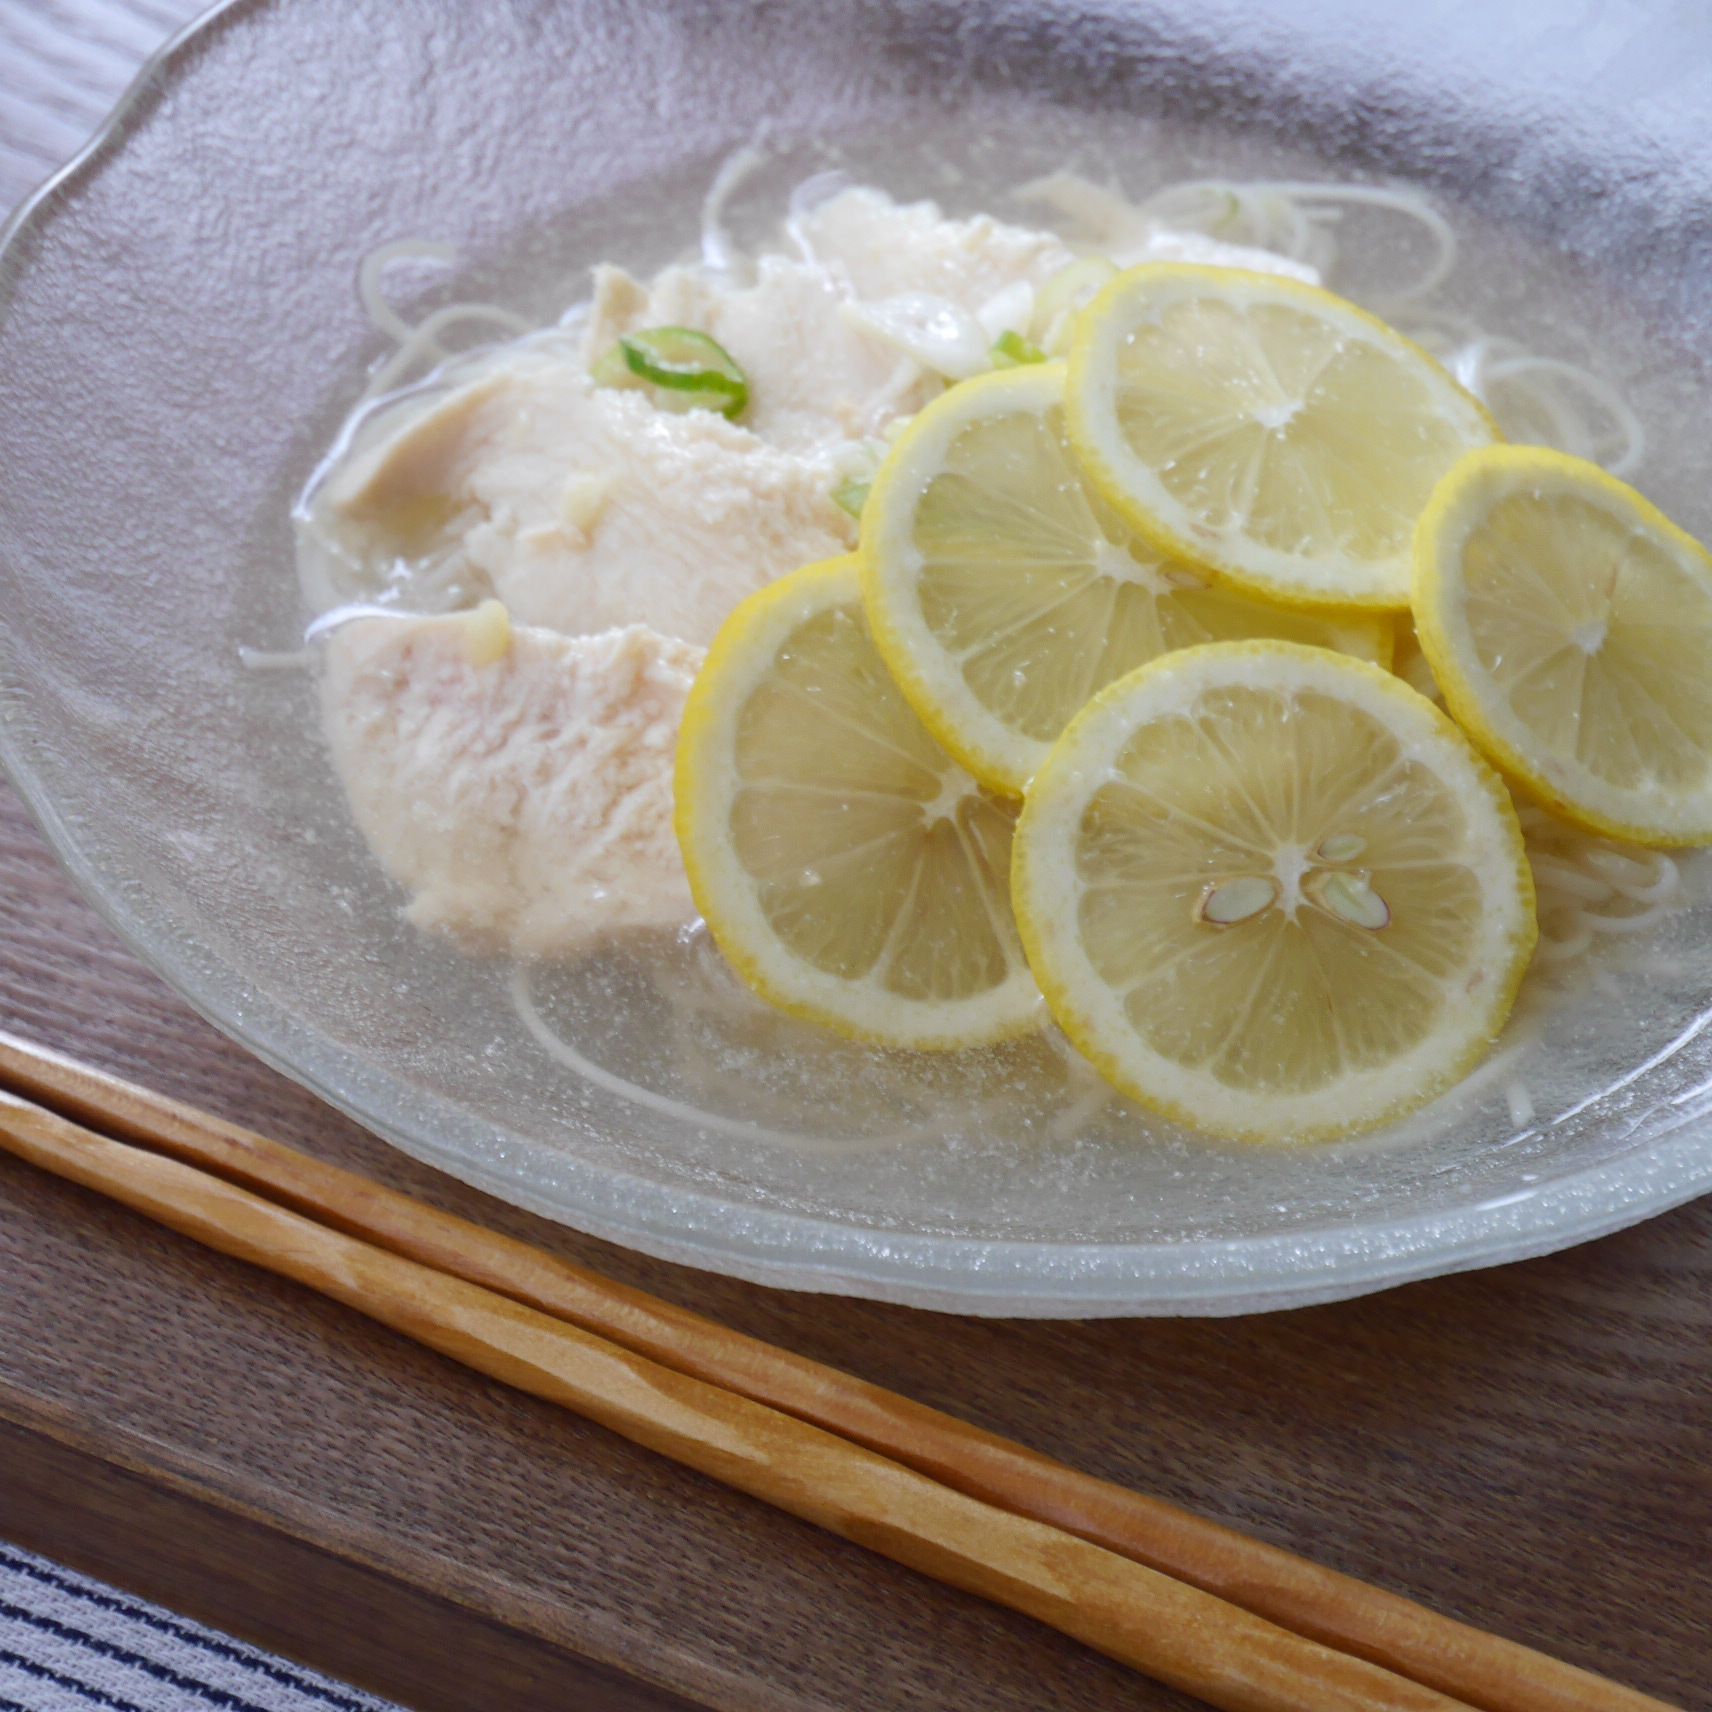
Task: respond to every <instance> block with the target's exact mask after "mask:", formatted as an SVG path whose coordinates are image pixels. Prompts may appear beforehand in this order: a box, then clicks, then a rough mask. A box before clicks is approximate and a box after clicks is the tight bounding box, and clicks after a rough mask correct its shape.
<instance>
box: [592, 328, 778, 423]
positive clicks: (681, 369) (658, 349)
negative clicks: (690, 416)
mask: <svg viewBox="0 0 1712 1712" xmlns="http://www.w3.org/2000/svg"><path fill="white" fill-rule="evenodd" d="M615 351H616V353H617V355H618V357H619V358H620V360H621V361H622V362H623V365H624V369H625V371H626V372H627V373H628V374H630V375H633V376H634V377H635V378H636V379H638V380H642V381H646V382H647V383H648V384H649V385H650V386H653V387H658V388H659V389H660V392H661V393H662V394H663V395H664V396H662V397H661V398H660V400H659V402H660V403H661V404H663V405H665V406H666V407H667V408H668V409H673V410H717V411H718V412H719V413H720V415H721V416H725V417H729V418H731V419H733V420H735V419H736V418H737V417H739V416H741V415H742V414H743V410H744V407H745V406H746V405H747V404H748V403H749V382H748V380H747V378H746V377H745V376H744V373H743V371H742V369H740V368H739V367H738V366H737V363H736V360H735V359H734V358H733V357H732V355H731V353H730V352H729V351H728V350H726V348H725V347H724V346H723V345H722V344H720V343H719V341H718V340H717V339H710V338H709V337H708V335H707V334H706V333H698V332H696V331H695V329H694V328H692V327H647V328H644V329H643V330H642V331H641V332H638V333H626V334H624V335H622V336H621V337H620V339H619V341H618V344H617V346H616V347H615ZM612 355H613V353H612V352H609V353H608V354H607V356H605V357H602V358H601V359H600V361H599V362H598V363H596V364H595V366H594V371H593V372H594V378H595V380H596V381H597V382H600V383H601V384H610V383H609V382H605V381H604V380H603V377H602V372H601V371H602V370H603V368H606V367H607V365H608V359H609V358H610V357H611V356H612Z"/></svg>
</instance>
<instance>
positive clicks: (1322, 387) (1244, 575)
mask: <svg viewBox="0 0 1712 1712" xmlns="http://www.w3.org/2000/svg"><path fill="white" fill-rule="evenodd" d="M1066 410H1067V415H1068V418H1069V423H1070V434H1071V438H1072V439H1073V440H1074V442H1075V445H1076V450H1077V452H1078V454H1079V455H1080V456H1081V458H1082V461H1083V464H1084V465H1085V467H1086V468H1087V470H1088V472H1089V475H1090V476H1091V478H1092V479H1093V481H1094V482H1095V483H1096V484H1097V485H1098V486H1099V487H1100V489H1101V491H1102V492H1104V493H1105V495H1106V496H1107V498H1108V499H1109V500H1110V501H1111V503H1112V504H1113V505H1114V506H1115V507H1116V508H1117V509H1118V510H1119V511H1120V512H1122V513H1123V514H1124V516H1125V517H1127V518H1128V519H1129V521H1130V523H1131V524H1133V525H1134V527H1135V528H1136V529H1138V530H1139V531H1140V532H1141V533H1142V534H1143V535H1145V536H1147V537H1148V538H1149V539H1151V540H1152V541H1153V543H1154V544H1155V545H1156V546H1157V547H1158V548H1159V549H1160V551H1162V552H1165V553H1171V554H1175V555H1177V556H1178V557H1181V558H1186V559H1188V560H1190V561H1192V562H1196V563H1200V564H1204V565H1207V566H1208V567H1210V568H1211V569H1212V570H1214V571H1217V572H1219V573H1220V574H1222V575H1224V576H1226V577H1228V578H1229V579H1230V580H1231V581H1233V582H1236V583H1239V584H1242V585H1243V586H1245V587H1247V588H1249V589H1251V590H1252V591H1253V592H1255V593H1257V594H1260V595H1264V596H1269V597H1271V598H1272V599H1276V600H1285V601H1293V602H1300V603H1303V604H1308V605H1347V606H1357V607H1369V608H1401V607H1404V606H1407V605H1408V602H1409V577H1410V539H1411V535H1412V533H1413V530H1414V526H1415V522H1416V519H1417V518H1418V517H1419V516H1420V514H1421V511H1422V509H1423V508H1424V507H1425V505H1426V503H1427V499H1428V496H1429V495H1430V494H1431V493H1432V490H1433V486H1434V484H1435V483H1436V482H1437V481H1438V479H1439V478H1440V477H1441V476H1442V475H1443V474H1444V473H1445V471H1446V470H1448V469H1449V468H1450V466H1451V465H1452V464H1453V463H1455V462H1456V460H1457V459H1458V458H1459V457H1460V456H1461V455H1462V454H1463V453H1464V452H1466V451H1468V450H1469V449H1470V448H1472V447H1476V446H1484V445H1487V444H1489V443H1491V442H1492V441H1494V440H1496V439H1497V438H1498V431H1497V428H1496V426H1495V425H1494V424H1493V422H1492V419H1491V417H1490V416H1488V415H1487V413H1486V411H1485V409H1484V408H1483V407H1482V406H1481V404H1480V403H1479V402H1478V401H1477V400H1476V399H1475V398H1474V397H1473V396H1472V395H1471V394H1469V393H1467V392H1465V391H1463V389H1462V388H1461V387H1460V386H1458V385H1457V384H1456V382H1455V381H1454V380H1452V379H1451V377H1450V376H1449V375H1448V374H1446V373H1445V371H1444V370H1443V369H1442V368H1440V367H1439V365H1438V364H1437V363H1435V362H1434V361H1433V359H1432V358H1431V357H1429V356H1428V355H1427V353H1426V352H1425V351H1423V350H1421V349H1420V348H1419V347H1418V346H1416V345H1413V344H1411V343H1410V342H1409V341H1408V340H1407V339H1405V338H1404V337H1403V336H1402V335H1401V334H1400V333H1395V332H1393V331H1392V330H1391V328H1389V327H1387V326H1386V325H1385V324H1384V323H1383V322H1381V321H1377V320H1375V319H1374V318H1373V317H1372V316H1371V315H1369V314H1367V313H1366V312H1365V311H1364V310H1361V309H1357V308H1356V306H1355V305H1354V304H1353V303H1347V302H1345V301H1344V300H1343V299H1342V298H1341V297H1334V296H1333V295H1332V294H1331V293H1330V292H1327V291H1321V290H1319V289H1318V288H1317V287H1315V286H1311V285H1303V284H1301V283H1300V282H1299V281H1296V280H1289V279H1280V278H1279V277H1277V276H1276V275H1273V274H1260V273H1249V272H1247V271H1245V270H1243V269H1239V268H1215V267H1200V266H1195V265H1191V264H1187V263H1164V262H1160V263H1153V264H1151V265H1149V266H1146V267H1139V268H1133V269H1131V271H1130V272H1128V273H1125V274H1121V275H1120V276H1119V277H1118V278H1117V279H1116V280H1114V281H1113V282H1112V284H1111V285H1109V286H1108V287H1107V288H1106V289H1105V290H1104V291H1103V292H1102V293H1101V294H1100V296H1099V297H1097V298H1096V299H1095V300H1094V302H1093V303H1092V304H1091V305H1090V306H1089V308H1088V309H1087V311H1086V312H1085V313H1084V314H1083V316H1082V318H1081V321H1080V323H1079V324H1078V327H1077V331H1076V336H1075V341H1074V344H1073V346H1072V350H1071V357H1070V383H1069V387H1068V390H1067V394H1066Z"/></svg>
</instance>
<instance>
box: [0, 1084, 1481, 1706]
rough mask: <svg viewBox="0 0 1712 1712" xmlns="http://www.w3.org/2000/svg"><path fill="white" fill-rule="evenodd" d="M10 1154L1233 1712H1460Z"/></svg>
mask: <svg viewBox="0 0 1712 1712" xmlns="http://www.w3.org/2000/svg"><path fill="white" fill-rule="evenodd" d="M0 1145H4V1146H5V1147H6V1148H7V1149H8V1150H9V1151H11V1152H13V1153H15V1154H17V1155H18V1156H19V1157H21V1158H23V1159H27V1160H29V1161H31V1162H32V1163H33V1164H36V1165H39V1166H42V1167H44V1168H45V1169H47V1170H49V1171H53V1172H55V1173H57V1174H58V1175H60V1176H62V1177H66V1178H69V1179H71V1180H72V1181H74V1182H77V1183H81V1184H84V1185H86V1186H87V1187H89V1188H92V1189H97V1190H99V1191H101V1192H102V1193H103V1194H105V1195H108V1196H111V1197H112V1198H113V1199H115V1200H118V1201H121V1202H123V1203H124V1204H125V1205H126V1206H129V1207H133V1208H135V1209H136V1210H137V1211H138V1212H141V1213H146V1214H147V1215H148V1216H149V1217H150V1218H153V1219H157V1220H158V1221H160V1222H161V1223H162V1224H165V1225H169V1226H171V1227H172V1228H173V1229H174V1230H177V1231H181V1232H183V1233H184V1234H185V1235H186V1236H191V1237H194V1238H195V1239H196V1240H197V1241H199V1242H203V1243H206V1244H207V1245H208V1246H209V1247H211V1248H215V1249H218V1250H220V1251H221V1252H222V1253H224V1254H230V1255H235V1256H236V1257H238V1258H239V1259H242V1260H247V1261H250V1262H252V1263H253V1264H255V1265H257V1266H262V1267H265V1268H266V1269H267V1270H269V1271H271V1272H277V1273H280V1274H281V1275H283V1276H284V1277H287V1278H293V1279H296V1280H297V1281H298V1282H299V1283H302V1284H307V1285H308V1286H309V1287H310V1288H311V1289H314V1290H318V1291H320V1292H321V1293H322V1294H324V1295H327V1296H331V1297H332V1298H333V1299H334V1300H336V1301H339V1302H343V1303H345V1304H346V1305H347V1306H349V1307H352V1308H355V1309H356V1310H357V1311H358V1312H359V1313H363V1314H366V1315H368V1316H369V1317H370V1318H371V1319H375V1320H378V1321H380V1322H381V1323H382V1324H383V1325H388V1326H391V1327H393V1328H394V1329H395V1330H397V1331H401V1332H403V1333H404V1334H405V1335H406V1336H408V1337H412V1338H414V1339H416V1340H417V1341H418V1342H420V1343H424V1344H426V1345H428V1346H429V1347H430V1348H432V1349H436V1350H439V1351H440V1352H441V1353H443V1354H445V1355H449V1356H451V1357H452V1358H453V1359H454V1360H456V1361H460V1362H462V1363H464V1364H465V1365H466V1366H469V1367H473V1368H475V1369H476V1370H477V1371H478V1372H482V1373H486V1374H488V1375H490V1376H491V1377H492V1378H495V1379H498V1380H501V1381H503V1382H504V1383H505V1384H508V1385H512V1386H515V1387H516V1388H517V1389H519V1390H522V1391H527V1392H530V1393H532V1394H533V1395H535V1396H538V1397H544V1398H547V1399H548V1400H549V1401H551V1402H555V1403H559V1404H562V1405H563V1406H564V1407H566V1408H568V1409H572V1410H574V1411H575V1412H576V1413H578V1414H580V1415H585V1416H587V1417H588V1418H589V1419H590V1420H593V1421H597V1422H599V1423H600V1424H601V1425H602V1426H605V1427H609V1428H611V1429H612V1430H613V1431H614V1432H618V1433H622V1434H623V1435H624V1436H625V1437H626V1438H629V1439H633V1440H635V1442H636V1443H638V1444H641V1445H645V1446H647V1447H648V1448H649V1449H650V1450H655V1451H658V1452H660V1453H661V1454H662V1455H665V1456H669V1457H671V1458H673V1460H675V1461H677V1462H681V1463H684V1464H686V1465H687V1466H689V1467H691V1468H695V1469H699V1470H700V1471H701V1472H702V1473H704V1474H709V1475H712V1476H713V1477H714V1478H715V1479H716V1480H721V1481H724V1482H725V1483H726V1484H727V1485H729V1486H734V1487H736V1488H737V1489H738V1490H739V1491H743V1492H748V1493H751V1494H752V1495H753V1496H755V1497H757V1498H761V1499H764V1500H765V1501H766V1502H768V1503H770V1504H774V1505H777V1506H778V1507H779V1508H780V1509H783V1510H788V1511H789V1512H791V1513H792V1514H793V1515H797V1516H801V1517H803V1518H804V1519H806V1520H808V1521H811V1522H816V1523H818V1524H819V1525H820V1526H822V1527H824V1528H829V1529H831V1530H832V1532H834V1533H837V1534H842V1535H843V1536H844V1537H845V1538H847V1539H852V1540H855V1541H856V1542H857V1543H858V1544H860V1545H864V1546H867V1547H870V1548H871V1549H873V1550H875V1551H878V1552H881V1553H883V1554H884V1555H885V1556H887V1557H890V1558H895V1559H896V1560H897V1561H898V1562H900V1563H904V1564H907V1565H909V1566H910V1567H911V1568H913V1569H918V1570H921V1571H923V1572H925V1573H926V1574H928V1575H932V1576H935V1577H937V1578H938V1579H939V1580H941V1581H946V1582H949V1583H950V1584H951V1585H953V1586H955V1587H961V1588H964V1589H966V1590H968V1591H969V1592H971V1593H977V1594H980V1595H982V1596H984V1597H986V1598H988V1599H992V1600H994V1601H996V1602H997V1603H999V1604H1001V1605H1008V1606H1010V1607H1011V1608H1012V1609H1014V1610H1018V1611H1022V1612H1026V1613H1027V1614H1028V1615H1029V1616H1032V1617H1037V1618H1039V1619H1040V1620H1041V1621H1043V1622H1046V1623H1050V1624H1051V1625H1052V1626H1053V1627H1055V1628H1058V1629H1061V1630H1063V1631H1064V1632H1065V1633H1066V1634H1070V1635H1074V1636H1075V1637H1076V1638H1077V1639H1079V1640H1082V1641H1085V1642H1087V1643H1088V1644H1089V1645H1090V1646H1093V1647H1096V1648H1098V1649H1099V1650H1100V1651H1102V1652H1105V1653H1109V1654H1110V1655H1111V1656H1112V1657H1113V1658H1116V1659H1120V1660H1122V1661H1123V1662H1124V1663H1125V1664H1129V1665H1133V1666H1135V1667H1136V1668H1137V1669H1139V1670H1143V1671H1146V1672H1147V1673H1148V1674H1149V1675H1151V1676H1154V1677H1157V1678H1158V1679H1159V1680H1160V1681H1162V1682H1165V1683H1169V1684H1170V1685H1171V1686H1172V1687H1175V1688H1180V1689H1183V1690H1184V1691H1186V1692H1188V1693H1190V1694H1195V1695H1198V1696H1200V1697H1201V1698H1202V1699H1204V1700H1206V1701H1207V1702H1209V1703H1210V1704H1211V1705H1213V1706H1217V1707H1222V1708H1226V1709H1227V1712H1467V1708H1466V1707H1465V1706H1464V1705H1463V1703H1462V1702H1460V1701H1455V1700H1452V1699H1450V1698H1448V1697H1447V1696H1445V1695H1442V1694H1440V1693H1438V1692H1437V1691H1436V1690H1434V1689H1430V1688H1426V1687H1423V1686H1422V1685H1421V1684H1419V1683H1415V1682H1410V1681H1408V1680H1406V1679H1405V1678H1403V1677H1400V1676H1396V1675H1394V1674H1393V1673H1392V1672H1390V1671H1388V1670H1384V1669H1381V1668H1380V1667H1379V1666H1378V1665H1373V1664H1368V1663H1367V1662H1366V1661H1365V1660H1362V1659H1356V1658H1352V1657H1350V1656H1349V1655H1348V1654H1347V1653H1340V1652H1337V1651H1334V1650H1333V1649H1332V1648H1330V1647H1326V1646H1322V1645H1321V1644H1320V1643H1319V1642H1317V1641H1310V1640H1307V1639H1306V1638H1304V1637H1303V1636H1301V1635H1297V1634H1294V1633H1292V1632H1291V1631H1290V1630H1288V1629H1282V1628H1279V1627H1277V1626H1276V1625H1275V1624H1272V1623H1269V1622H1267V1621H1266V1620H1265V1619H1264V1618H1261V1617H1256V1616H1254V1615H1253V1614H1252V1613H1250V1612H1248V1611H1244V1610H1242V1609H1241V1608H1240V1607H1238V1606H1234V1605H1230V1604H1227V1603H1226V1602H1225V1601H1224V1600H1222V1599H1217V1598H1215V1597H1214V1596H1213V1595H1211V1594H1208V1593H1203V1592H1201V1591H1200V1590H1199V1589H1198V1588H1194V1587H1189V1586H1187V1585H1186V1584H1184V1583H1182V1582H1179V1581H1174V1580H1172V1578H1171V1577H1169V1576H1166V1575H1161V1574H1160V1573H1159V1572H1158V1571H1157V1570H1152V1569H1148V1568H1146V1567H1145V1566H1144V1565H1141V1564H1138V1563H1135V1562H1133V1561H1131V1560H1130V1559H1129V1558H1125V1557H1120V1556H1118V1555H1117V1554H1116V1553H1114V1552H1109V1551H1106V1550H1105V1549H1104V1548H1103V1547H1101V1546H1096V1545H1091V1544H1089V1543H1088V1542H1087V1541H1086V1540H1082V1539H1078V1538H1077V1537H1076V1536H1075V1535H1072V1534H1066V1533H1063V1532H1061V1531H1060V1530H1059V1529H1057V1528H1052V1527H1048V1526H1047V1525H1045V1524H1044V1523H1041V1522H1036V1521H1033V1520H1031V1519H1029V1518H1027V1517H1024V1516H1017V1515H1013V1514H1012V1513H1011V1512H1010V1511H1008V1510H1002V1509H999V1508H998V1507H997V1506H995V1505H991V1504H984V1503H982V1502H981V1501H980V1500H979V1499H975V1498H970V1497H967V1496H966V1495H964V1494H963V1493H960V1492H954V1491H952V1490H951V1489H950V1488H949V1487H947V1486H942V1485H941V1484H940V1483H939V1482H938V1481H936V1480H932V1479H929V1478H928V1477H927V1476H926V1475H923V1474H918V1473H916V1472H915V1471H914V1470H913V1469H908V1468H905V1467H903V1466H902V1465H901V1464H900V1463H896V1462H893V1461H891V1460H890V1459H888V1458H886V1457H882V1456H877V1455H876V1454H875V1453H874V1452H872V1451H870V1450H866V1449H864V1448H862V1447H861V1446H859V1445H855V1444H852V1443H851V1442H850V1441H849V1440H848V1439H843V1438H840V1437H838V1436H837V1435H836V1434H834V1433H829V1432H825V1431H823V1430H822V1429H821V1428H819V1427H815V1426H810V1425H809V1424H808V1423H807V1422H805V1421H799V1420H798V1419H797V1418H796V1417H795V1416H793V1415H786V1414H783V1413H781V1412H780V1411H779V1410H776V1409H770V1408H768V1407H766V1406H765V1405H764V1404H761V1403H755V1402H751V1401H750V1400H749V1399H748V1398H746V1397H740V1396H738V1395H737V1394H736V1393H734V1392H730V1391H726V1390H722V1389H721V1388H720V1387H718V1386H716V1385H711V1384H709V1383H708V1382H707V1381H705V1380H701V1379H694V1378H691V1377H690V1376H689V1375H687V1374H683V1373H679V1372H676V1371H674V1370H673V1369H671V1368H668V1367H664V1366H661V1365H660V1364H659V1363H657V1362H653V1361H650V1360H648V1359H647V1357H645V1356H641V1355H637V1354H635V1353H634V1352H632V1351H630V1350H626V1349H623V1348H621V1347H620V1346H619V1345H617V1344H615V1343H612V1342H610V1341H609V1340H607V1339H605V1338H600V1337H596V1336H594V1335H593V1334H592V1333H590V1332H585V1331H583V1330H582V1329H581V1328H580V1327H577V1326H572V1325H569V1324H567V1323H566V1322H565V1321H563V1320H559V1319H555V1318H553V1317H552V1316H551V1315H548V1314H544V1313H542V1312H540V1311H539V1310H538V1309H535V1308H530V1307H526V1306H525V1305H523V1304H522V1303H520V1302H517V1301H515V1300H513V1299H512V1298H511V1297H509V1296H503V1295H500V1294H499V1293H498V1292H496V1291H492V1290H486V1289H483V1288H482V1287H481V1286H479V1285H476V1284H471V1283H468V1282H466V1281H465V1280H464V1279H461V1278H454V1277H452V1276H450V1275H449V1274H447V1273H445V1272H441V1271H439V1270H437V1269H435V1268H433V1267H430V1266H424V1265H422V1264H421V1263H419V1262H417V1261H414V1260H408V1259H406V1258H404V1257H403V1256H402V1255H398V1254H394V1253H392V1252H391V1251H389V1250H387V1249H383V1248H379V1247H376V1246H375V1245H374V1244H372V1243H367V1242H363V1241H361V1240H359V1239H358V1238H356V1237H353V1236H348V1235H346V1234H345V1233H343V1232H341V1231H336V1230H332V1229H330V1228H328V1227H327V1226H325V1225H322V1224H318V1223H316V1222H315V1221H314V1220H313V1219H310V1218H306V1217H305V1216H303V1215H302V1214H300V1213H296V1212H293V1211H290V1210H289V1209H287V1208H285V1207H282V1206H279V1205H277V1204H276V1203H275V1202H272V1201H269V1200H265V1199H263V1198H262V1197H261V1196H260V1195H257V1194H254V1193H252V1192H251V1191H250V1190H248V1189H244V1188H241V1187H239V1186H237V1185H236V1184H233V1183H230V1182H228V1181H226V1180H225V1179H224V1178H222V1177H217V1176H214V1175H213V1174H211V1173H209V1172H207V1171H203V1170H200V1169H198V1168H197V1167H195V1166H192V1165H186V1164H184V1163H182V1162H180V1161H179V1160H176V1159H170V1158H167V1157H165V1156H163V1155H161V1154H158V1153H150V1152H147V1151H145V1150H144V1149H142V1148H139V1147H136V1146H134V1145H132V1144H130V1143H128V1142H122V1141H115V1140H113V1139H112V1138H111V1137H108V1136H104V1135H98V1134H96V1133H95V1132H94V1131H92V1130H88V1129H85V1128H84V1127H83V1126H82V1125H80V1124H76V1123H73V1122H72V1121H71V1120H70V1119H68V1118H64V1117H61V1116H59V1115H58V1114H57V1113H53V1112H50V1111H47V1110H45V1109H44V1108H42V1107H40V1106H36V1105H32V1104H30V1103H29V1102H27V1101H23V1100H20V1099H19V1098H17V1097H16V1096H14V1095H11V1094H3V1093H0Z"/></svg>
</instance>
